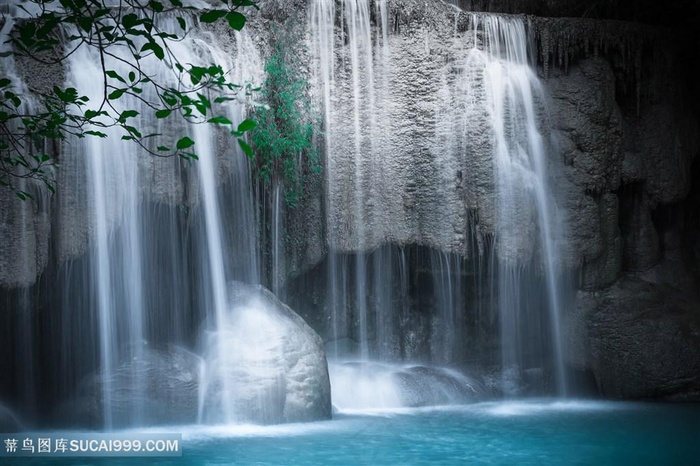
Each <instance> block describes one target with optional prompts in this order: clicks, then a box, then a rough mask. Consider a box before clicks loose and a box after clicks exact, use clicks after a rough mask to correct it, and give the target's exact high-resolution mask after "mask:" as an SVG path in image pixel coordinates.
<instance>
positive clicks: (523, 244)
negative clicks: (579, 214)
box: [472, 16, 566, 395]
mask: <svg viewBox="0 0 700 466" xmlns="http://www.w3.org/2000/svg"><path fill="white" fill-rule="evenodd" d="M473 21H474V30H479V29H481V30H483V31H484V32H483V40H482V44H481V46H479V45H478V44H475V49H474V50H473V51H472V53H474V54H476V55H479V54H482V53H485V54H486V55H487V57H486V58H485V61H486V66H485V68H484V71H483V73H484V83H485V88H486V95H487V100H486V102H487V109H488V112H489V117H490V124H491V127H492V129H493V140H494V146H493V162H494V172H495V178H496V182H497V193H498V203H497V209H496V216H497V219H496V228H497V229H496V245H495V251H496V255H497V260H498V263H499V274H498V275H499V276H498V296H499V309H500V315H501V342H502V343H501V345H502V348H503V360H502V361H503V362H502V364H503V366H504V369H505V370H504V373H506V374H508V373H509V372H510V371H512V370H516V371H517V370H522V369H523V360H522V358H521V357H520V353H521V352H522V349H523V343H524V342H523V341H522V338H523V337H522V336H521V330H520V328H521V327H522V326H523V324H525V325H527V323H526V322H521V319H536V318H537V316H536V315H532V314H531V306H532V302H528V297H527V296H526V294H527V293H529V292H531V289H532V288H534V287H535V286H536V284H535V283H533V282H532V281H531V280H530V277H528V276H527V274H528V272H529V271H528V270H527V268H526V267H527V266H526V265H524V264H528V263H529V262H531V261H532V262H533V263H534V264H535V265H533V267H534V268H535V269H540V270H541V275H542V276H543V277H544V289H545V290H546V301H545V304H546V306H547V309H548V312H549V326H550V338H549V339H550V341H551V350H552V354H553V359H554V361H553V366H554V371H553V372H554V378H555V380H556V388H557V393H559V394H560V395H564V394H565V387H566V382H565V373H564V363H563V348H562V341H561V335H560V324H559V314H560V312H561V306H562V302H561V297H560V293H561V289H562V284H561V283H560V281H559V280H560V278H561V271H560V270H559V268H558V264H559V262H560V261H559V257H560V252H559V251H558V250H557V243H556V242H557V241H561V240H562V238H563V237H564V233H563V226H562V225H561V223H560V219H559V216H558V213H557V210H556V204H555V203H554V200H553V193H552V192H551V190H550V187H549V183H548V179H547V171H546V170H547V167H546V164H547V161H546V157H547V155H548V154H547V147H546V145H545V142H544V140H543V136H542V134H541V131H542V122H543V117H542V115H543V113H544V111H545V110H544V109H543V106H544V99H545V98H544V91H543V89H542V86H541V84H540V81H539V79H538V77H537V74H536V72H535V70H534V69H533V68H531V66H530V62H529V55H528V36H527V33H526V30H525V25H524V23H523V21H522V20H519V19H511V18H504V17H498V16H484V17H482V18H480V19H477V18H476V17H474V18H473ZM520 216H525V217H526V218H531V219H534V220H535V222H536V223H535V225H536V226H533V228H532V229H531V230H530V231H522V230H520V229H518V228H516V227H515V225H521V224H524V223H526V222H525V221H518V217H520ZM538 236H539V237H538ZM533 243H537V244H539V250H538V251H535V252H533V251H532V248H531V244H533ZM531 254H539V256H540V257H539V258H533V259H531V257H528V255H531Z"/></svg>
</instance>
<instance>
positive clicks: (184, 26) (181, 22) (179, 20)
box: [176, 16, 187, 31]
mask: <svg viewBox="0 0 700 466" xmlns="http://www.w3.org/2000/svg"><path fill="white" fill-rule="evenodd" d="M176 19H177V24H179V25H180V28H181V29H182V30H183V31H186V30H187V23H185V20H184V18H181V17H180V16H178V17H177V18H176Z"/></svg>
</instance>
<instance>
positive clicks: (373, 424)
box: [16, 401, 700, 466]
mask: <svg viewBox="0 0 700 466" xmlns="http://www.w3.org/2000/svg"><path fill="white" fill-rule="evenodd" d="M165 430H168V431H171V432H182V433H183V457H182V458H161V459H133V458H116V459H115V458H112V459H99V460H98V459H93V458H85V459H81V460H80V461H78V460H71V461H70V462H68V461H65V460H63V461H47V460H43V461H41V462H38V461H36V460H35V459H22V460H21V464H32V465H35V464H76V465H77V464H80V465H92V464H120V465H132V464H161V465H171V464H172V465H175V464H177V465H188V466H197V465H228V464H323V465H327V464H425V463H441V464H470V465H472V464H518V465H528V464H532V465H544V464H566V465H572V464H592V465H605V464H630V465H632V464H634V465H638V464H650V465H652V464H653V465H675V464H689V465H690V464H700V405H698V404H641V403H611V402H592V401H566V402H561V401H520V402H493V403H479V404H475V405H469V406H463V407H449V408H448V407H446V408H426V409H395V410H380V411H363V412H343V413H337V414H336V415H335V418H334V420H332V421H327V422H316V423H309V424H289V425H280V426H240V425H239V426H225V427H202V426H190V427H186V428H182V427H176V428H170V429H163V428H158V429H154V431H158V432H163V431H165ZM16 461H17V460H16Z"/></svg>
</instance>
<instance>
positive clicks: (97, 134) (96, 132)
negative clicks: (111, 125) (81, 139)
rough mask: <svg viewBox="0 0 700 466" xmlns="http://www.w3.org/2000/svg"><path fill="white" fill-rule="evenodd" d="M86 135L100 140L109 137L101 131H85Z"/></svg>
mask: <svg viewBox="0 0 700 466" xmlns="http://www.w3.org/2000/svg"><path fill="white" fill-rule="evenodd" d="M85 134H89V135H90V136H97V137H98V138H106V137H107V135H106V134H105V133H102V132H100V131H92V130H90V131H85Z"/></svg>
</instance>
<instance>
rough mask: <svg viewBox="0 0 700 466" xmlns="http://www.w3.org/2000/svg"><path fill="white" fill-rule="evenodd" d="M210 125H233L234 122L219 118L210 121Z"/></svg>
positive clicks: (222, 117)
mask: <svg viewBox="0 0 700 466" xmlns="http://www.w3.org/2000/svg"><path fill="white" fill-rule="evenodd" d="M209 123H215V124H217V125H231V124H233V122H232V121H231V120H229V119H228V118H226V117H224V116H218V117H214V118H210V119H209Z"/></svg>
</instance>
